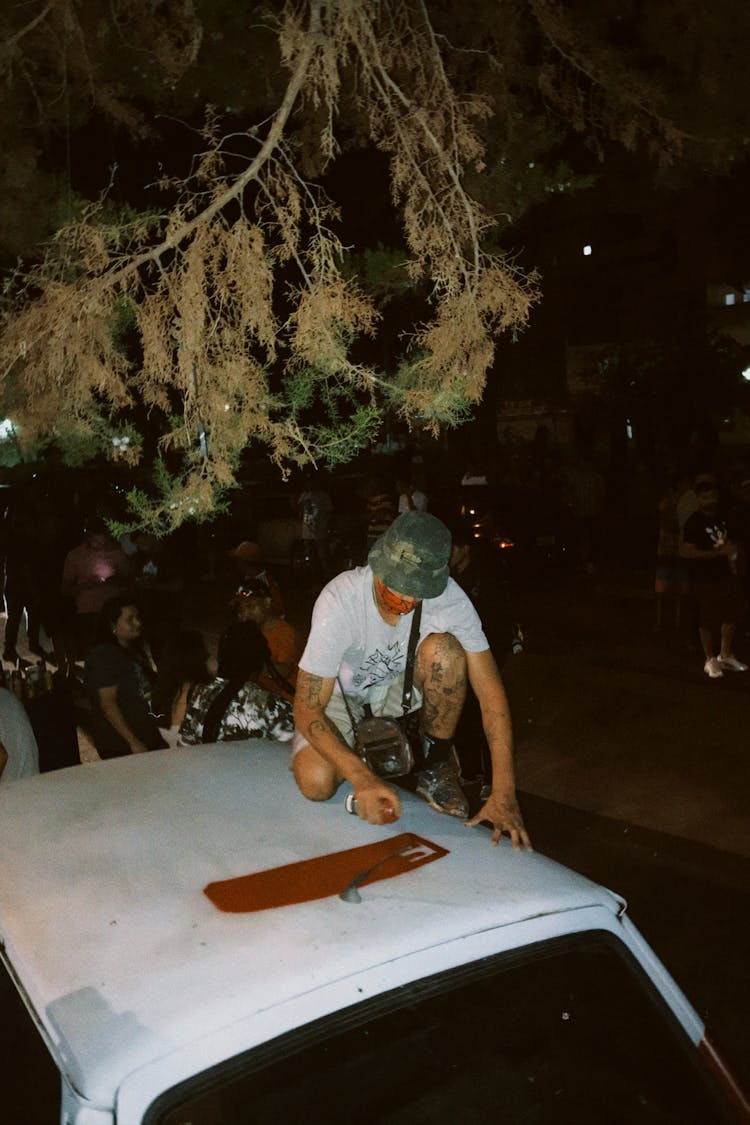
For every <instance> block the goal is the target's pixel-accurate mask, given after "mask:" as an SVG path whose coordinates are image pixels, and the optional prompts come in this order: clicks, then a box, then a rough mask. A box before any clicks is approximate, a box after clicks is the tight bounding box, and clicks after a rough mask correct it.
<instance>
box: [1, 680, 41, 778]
mask: <svg viewBox="0 0 750 1125" xmlns="http://www.w3.org/2000/svg"><path fill="white" fill-rule="evenodd" d="M0 742H2V744H3V746H4V747H5V749H6V750H7V751H8V761H7V764H6V766H5V769H4V770H3V772H2V774H0V784H5V782H6V781H16V780H17V778H19V777H30V776H31V775H32V774H35V773H39V750H38V747H37V744H36V739H35V738H34V731H33V730H32V729H31V723H30V722H29V718H28V715H27V714H26V708H25V707H24V705H23V703H21V701H20V700H19V699H17V698H16V696H15V695H14V694H13V692H12V691H8V689H7V688H0Z"/></svg>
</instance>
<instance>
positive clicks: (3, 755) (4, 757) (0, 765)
mask: <svg viewBox="0 0 750 1125" xmlns="http://www.w3.org/2000/svg"><path fill="white" fill-rule="evenodd" d="M7 764H8V751H7V750H6V749H5V747H4V746H3V744H2V742H0V777H2V776H3V770H4V769H5V767H6V766H7Z"/></svg>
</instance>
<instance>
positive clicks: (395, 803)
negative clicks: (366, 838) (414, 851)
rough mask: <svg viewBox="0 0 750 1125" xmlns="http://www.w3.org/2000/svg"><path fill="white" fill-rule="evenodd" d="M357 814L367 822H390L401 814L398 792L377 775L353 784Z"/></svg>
mask: <svg viewBox="0 0 750 1125" xmlns="http://www.w3.org/2000/svg"><path fill="white" fill-rule="evenodd" d="M354 799H355V801H356V802H357V816H359V817H360V818H361V819H362V820H366V821H367V823H368V824H390V823H391V822H392V821H394V820H398V818H399V817H400V816H401V802H400V800H399V798H398V793H397V792H396V790H395V789H393V788H392V787H391V786H390V785H386V784H385V783H384V782H382V781H380V780H379V779H378V778H377V777H373V778H372V780H371V781H363V782H360V783H359V784H357V785H355V786H354Z"/></svg>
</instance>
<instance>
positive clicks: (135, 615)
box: [83, 595, 167, 758]
mask: <svg viewBox="0 0 750 1125" xmlns="http://www.w3.org/2000/svg"><path fill="white" fill-rule="evenodd" d="M99 629H100V632H99V638H100V643H99V644H97V645H95V646H94V647H93V648H92V649H91V650H90V652H89V654H88V656H87V657H86V666H85V669H84V674H83V680H84V686H85V689H86V694H87V695H88V698H89V702H90V704H91V714H90V733H91V736H92V738H93V740H94V745H95V746H96V749H97V752H98V754H99V757H100V758H121V757H125V755H127V754H142V753H144V752H145V751H147V750H161V749H163V748H164V747H165V746H166V745H167V744H166V742H165V741H164V739H163V738H162V736H161V733H160V731H159V727H158V725H157V721H156V718H155V716H154V715H153V714H152V712H151V686H152V682H153V680H154V678H155V671H154V669H153V668H152V667H151V666H150V664H149V662H148V660H147V658H146V656H145V653H144V652H143V650H142V649H141V647H140V645H139V640H140V637H141V632H142V629H143V624H142V622H141V615H140V612H139V609H138V606H136V605H135V604H134V602H133V600H132V598H129V597H128V596H127V595H124V596H122V597H118V598H110V600H109V601H107V602H105V604H104V605H103V607H102V609H101V614H100V624H99Z"/></svg>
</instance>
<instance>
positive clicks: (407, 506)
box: [396, 480, 427, 512]
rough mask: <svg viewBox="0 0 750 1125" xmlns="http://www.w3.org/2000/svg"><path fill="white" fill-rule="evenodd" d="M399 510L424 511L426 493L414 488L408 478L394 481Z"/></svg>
mask: <svg viewBox="0 0 750 1125" xmlns="http://www.w3.org/2000/svg"><path fill="white" fill-rule="evenodd" d="M396 489H397V490H398V510H399V512H426V511H427V495H426V493H424V492H421V491H420V490H419V489H418V488H416V487H415V486H414V485H413V484H412V482H411V481H410V480H398V481H396Z"/></svg>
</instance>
